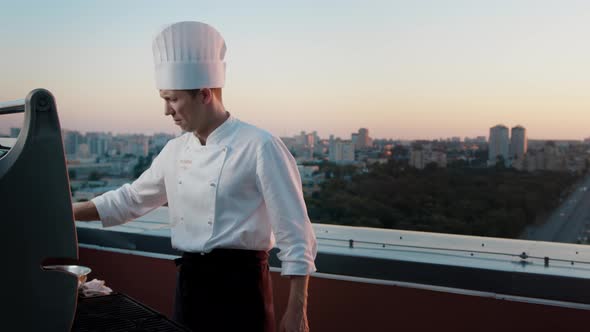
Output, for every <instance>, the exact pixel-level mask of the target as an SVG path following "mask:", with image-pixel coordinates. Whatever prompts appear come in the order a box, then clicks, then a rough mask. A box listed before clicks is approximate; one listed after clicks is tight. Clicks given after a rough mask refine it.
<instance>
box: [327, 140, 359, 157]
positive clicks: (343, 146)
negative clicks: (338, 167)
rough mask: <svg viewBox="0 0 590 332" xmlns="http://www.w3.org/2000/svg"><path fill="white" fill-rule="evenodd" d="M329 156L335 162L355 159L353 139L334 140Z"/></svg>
mask: <svg viewBox="0 0 590 332" xmlns="http://www.w3.org/2000/svg"><path fill="white" fill-rule="evenodd" d="M328 155H329V156H328V158H329V159H330V161H335V162H351V161H354V144H352V142H351V141H334V142H333V143H332V144H330V150H329V151H328Z"/></svg>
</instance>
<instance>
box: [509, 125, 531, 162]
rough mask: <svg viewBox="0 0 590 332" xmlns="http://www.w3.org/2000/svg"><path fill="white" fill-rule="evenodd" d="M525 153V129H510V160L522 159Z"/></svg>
mask: <svg viewBox="0 0 590 332" xmlns="http://www.w3.org/2000/svg"><path fill="white" fill-rule="evenodd" d="M526 151H527V138H526V129H525V128H524V127H522V126H516V127H512V133H511V135H510V158H512V159H522V158H524V155H525V154H526Z"/></svg>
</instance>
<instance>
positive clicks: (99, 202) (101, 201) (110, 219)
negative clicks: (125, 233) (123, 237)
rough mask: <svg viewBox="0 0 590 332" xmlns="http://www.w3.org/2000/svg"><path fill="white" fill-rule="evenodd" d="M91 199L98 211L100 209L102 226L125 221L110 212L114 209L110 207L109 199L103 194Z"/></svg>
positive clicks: (110, 225) (119, 223)
mask: <svg viewBox="0 0 590 332" xmlns="http://www.w3.org/2000/svg"><path fill="white" fill-rule="evenodd" d="M90 201H91V202H92V203H94V205H95V206H96V211H98V216H99V218H100V221H101V223H102V227H112V226H117V225H121V224H123V222H121V221H120V220H118V219H117V218H115V216H113V215H111V214H109V211H112V209H110V208H109V207H108V200H106V199H105V198H104V197H103V195H101V196H98V197H94V198H93V199H91V200H90Z"/></svg>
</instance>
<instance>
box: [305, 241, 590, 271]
mask: <svg viewBox="0 0 590 332" xmlns="http://www.w3.org/2000/svg"><path fill="white" fill-rule="evenodd" d="M317 239H318V240H323V241H336V242H343V243H348V247H349V248H350V249H354V248H358V249H385V250H391V251H393V250H395V248H407V249H420V250H433V251H434V250H436V251H447V252H456V253H469V254H470V257H473V256H474V255H475V254H483V255H496V256H505V257H511V258H517V259H520V260H521V262H523V263H529V261H527V259H539V260H542V261H543V263H544V265H545V266H549V262H550V261H554V262H562V263H568V264H570V265H575V264H585V265H588V266H590V262H589V261H581V260H574V259H563V258H553V257H549V256H544V257H541V256H530V255H528V254H527V253H526V252H522V253H506V252H497V251H484V250H469V249H455V248H444V247H430V246H417V245H409V244H399V243H386V242H372V241H359V240H353V239H348V240H346V239H334V238H326V237H317ZM357 244H361V245H362V244H365V245H373V246H378V247H379V248H375V247H359V246H357ZM484 246H485V245H484V244H483V243H482V247H484ZM576 254H577V253H576Z"/></svg>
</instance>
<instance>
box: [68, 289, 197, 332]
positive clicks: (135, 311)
mask: <svg viewBox="0 0 590 332" xmlns="http://www.w3.org/2000/svg"><path fill="white" fill-rule="evenodd" d="M72 331H75V332H107V331H108V332H119V331H121V332H168V331H170V332H176V331H189V330H188V329H185V328H182V327H180V326H179V325H178V324H176V323H174V322H172V321H171V320H169V319H168V318H166V317H165V316H164V315H162V314H160V313H157V312H155V311H154V310H152V309H150V308H148V307H146V306H144V305H142V304H140V303H139V302H137V301H135V300H133V299H131V298H130V297H128V296H126V295H124V294H119V293H115V294H111V295H106V296H98V297H91V298H80V299H79V300H78V307H77V310H76V318H75V320H74V326H73V328H72Z"/></svg>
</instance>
